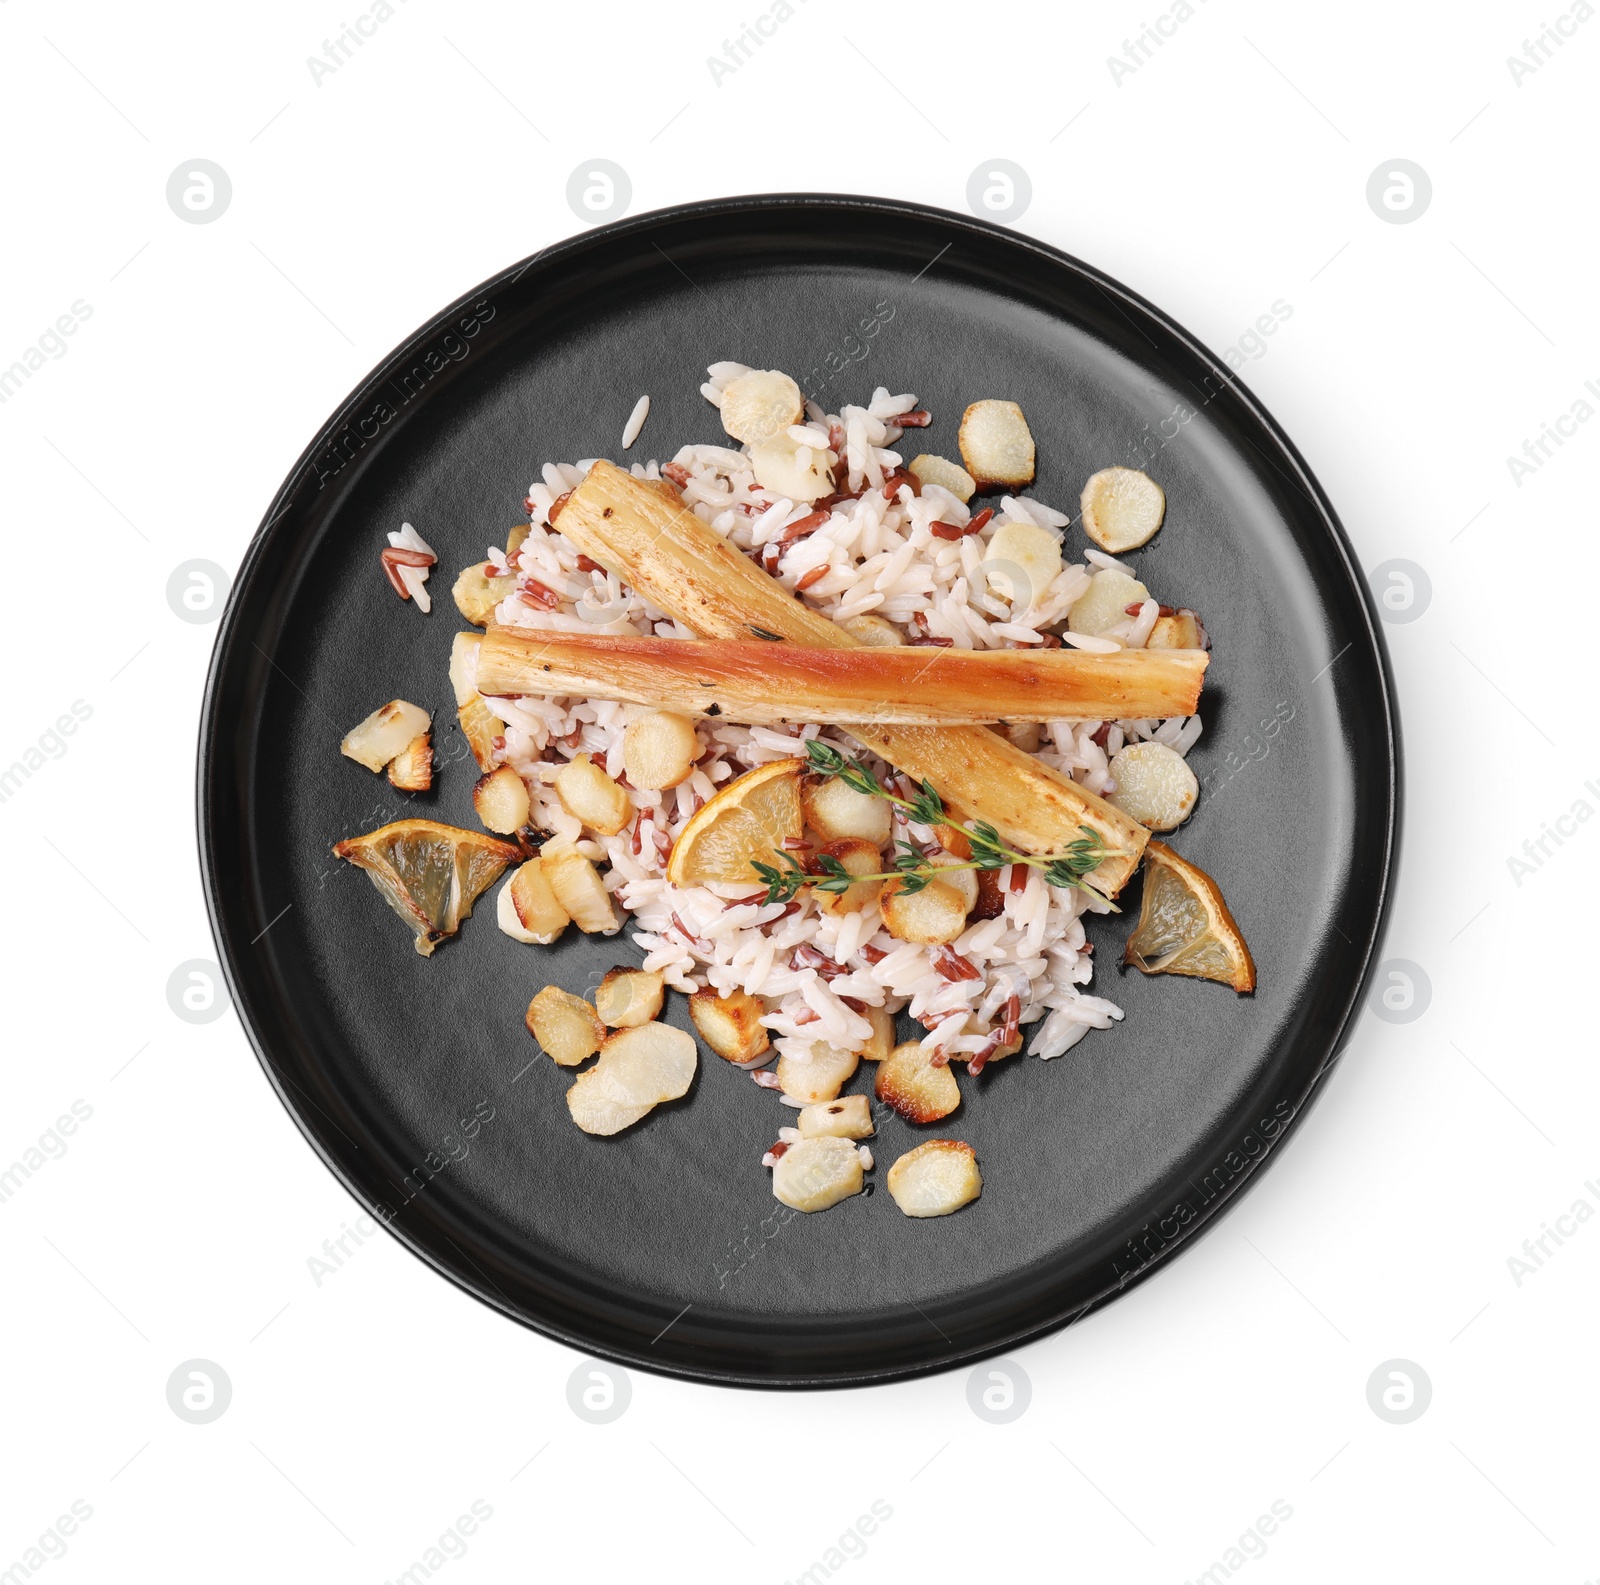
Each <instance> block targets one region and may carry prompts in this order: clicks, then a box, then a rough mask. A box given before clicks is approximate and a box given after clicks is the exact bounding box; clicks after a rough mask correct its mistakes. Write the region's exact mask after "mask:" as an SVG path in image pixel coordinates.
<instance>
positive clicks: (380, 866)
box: [333, 820, 522, 958]
mask: <svg viewBox="0 0 1600 1585" xmlns="http://www.w3.org/2000/svg"><path fill="white" fill-rule="evenodd" d="M333 851H334V852H335V853H336V854H337V855H338V856H339V857H340V858H342V859H348V860H349V861H350V862H351V863H352V864H356V865H359V866H360V867H361V868H362V869H364V870H365V871H366V872H367V874H369V875H370V876H371V877H372V884H373V885H374V886H376V887H377V888H378V890H379V891H380V892H382V893H383V899H384V901H385V902H386V903H388V905H389V906H390V907H391V908H392V909H394V911H395V912H396V913H397V914H399V915H400V917H401V918H402V919H404V920H405V922H406V923H407V924H408V925H410V926H411V929H412V930H413V932H415V934H416V938H417V939H416V943H415V945H416V948H417V951H418V952H420V953H421V954H422V955H423V957H425V958H426V957H430V956H432V953H433V949H434V948H435V947H436V946H437V945H438V944H439V943H440V942H441V941H443V940H444V939H445V937H446V936H453V935H454V934H455V933H456V931H457V930H459V929H460V928H461V921H462V920H463V919H465V918H466V917H467V915H468V914H470V913H471V912H472V905H473V903H475V902H476V901H477V900H478V897H479V896H480V895H481V894H482V892H483V891H484V890H485V888H487V887H489V886H491V885H492V884H493V883H494V881H495V879H496V877H498V875H499V874H500V872H501V870H503V869H504V868H505V867H506V865H508V864H511V863H514V862H515V861H516V860H518V859H520V858H521V857H522V851H521V849H519V848H514V847H512V846H511V844H510V843H509V842H496V841H495V839H494V838H493V837H489V836H485V835H484V834H483V833H482V832H481V831H463V830H461V829H460V828H459V827H457V826H447V825H440V824H439V822H438V821H437V820H396V821H395V822H394V823H393V824H392V825H386V826H380V827H379V828H378V829H377V830H376V831H369V832H368V833H367V834H366V835H365V836H362V837H351V838H350V840H349V841H348V842H339V843H336V844H335V845H334V849H333Z"/></svg>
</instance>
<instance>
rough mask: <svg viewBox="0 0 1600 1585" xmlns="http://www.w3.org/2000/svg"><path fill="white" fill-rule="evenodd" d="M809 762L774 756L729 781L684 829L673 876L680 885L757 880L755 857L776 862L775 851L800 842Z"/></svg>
mask: <svg viewBox="0 0 1600 1585" xmlns="http://www.w3.org/2000/svg"><path fill="white" fill-rule="evenodd" d="M804 766H805V761H804V760H799V759H779V760H773V761H772V763H771V764H770V765H758V766H757V767H756V768H755V769H754V770H752V771H746V772H745V773H744V775H743V776H740V777H737V778H736V779H735V780H733V781H731V782H729V783H728V785H727V786H726V787H724V788H723V789H722V790H721V791H720V792H719V793H718V794H717V795H716V796H715V797H714V798H712V799H711V801H710V802H709V803H708V804H706V806H705V807H704V808H703V809H702V810H701V811H700V812H699V814H697V815H695V816H694V817H693V818H692V819H691V820H690V821H689V823H688V825H686V826H685V827H684V828H683V830H682V832H681V833H679V836H678V840H677V842H676V843H674V844H673V848H672V857H671V858H670V859H669V860H668V861H667V879H668V880H669V881H671V882H672V884H673V885H674V886H705V885H708V884H710V883H712V882H716V881H720V882H724V883H727V884H732V885H738V884H739V883H740V882H745V883H747V884H749V883H753V882H755V881H757V880H758V879H759V877H758V876H757V874H756V872H755V870H754V869H752V868H751V860H753V859H755V860H759V861H760V862H761V863H763V864H773V863H776V862H777V860H776V859H775V857H774V850H775V849H776V850H777V851H778V852H783V851H784V843H785V842H798V841H799V840H800V831H801V825H802V821H801V813H800V772H801V770H802V769H803V768H804Z"/></svg>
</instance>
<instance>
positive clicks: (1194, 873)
mask: <svg viewBox="0 0 1600 1585" xmlns="http://www.w3.org/2000/svg"><path fill="white" fill-rule="evenodd" d="M1122 960H1123V962H1124V963H1131V964H1132V965H1133V966H1134V967H1135V968H1136V969H1140V970H1142V971H1143V972H1144V973H1146V974H1187V975H1189V976H1190V977H1191V978H1193V979H1197V980H1218V981H1220V982H1221V983H1222V984H1224V985H1231V986H1232V987H1233V988H1234V990H1236V991H1238V992H1240V993H1241V994H1243V993H1244V992H1246V991H1253V990H1254V989H1255V988H1256V966H1255V962H1254V960H1253V959H1252V958H1251V956H1250V948H1249V947H1248V946H1246V945H1245V939H1244V937H1243V935H1241V934H1240V931H1239V927H1238V925H1237V924H1235V923H1234V918H1233V915H1232V914H1231V913H1229V912H1228V905H1227V903H1225V902H1224V901H1223V900H1222V893H1221V892H1220V891H1218V890H1217V883H1216V882H1215V881H1214V880H1212V879H1211V877H1210V876H1209V875H1207V874H1206V872H1205V871H1204V870H1203V869H1201V868H1200V866H1199V865H1198V864H1191V863H1189V862H1188V860H1187V859H1181V858H1179V857H1178V855H1177V854H1176V853H1174V852H1173V851H1172V849H1171V848H1169V847H1168V846H1167V845H1166V843H1164V842H1151V843H1150V845H1149V846H1148V847H1147V848H1146V849H1145V862H1144V906H1143V908H1142V909H1141V910H1140V914H1139V923H1138V925H1137V926H1136V928H1135V929H1134V932H1133V934H1132V935H1131V936H1129V937H1128V945H1127V948H1126V949H1125V951H1124V952H1123V955H1122Z"/></svg>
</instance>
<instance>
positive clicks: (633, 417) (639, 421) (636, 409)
mask: <svg viewBox="0 0 1600 1585" xmlns="http://www.w3.org/2000/svg"><path fill="white" fill-rule="evenodd" d="M649 416H650V398H649V397H648V396H641V397H640V398H639V400H638V401H637V402H635V403H634V404H633V411H632V412H631V413H629V414H628V422H627V423H626V424H624V425H623V426H622V449H623V450H624V451H626V450H627V449H628V448H629V447H630V446H631V445H632V444H633V443H634V441H636V440H637V439H638V438H639V431H640V430H641V429H643V428H644V421H645V420H646V419H647V418H648V417H649Z"/></svg>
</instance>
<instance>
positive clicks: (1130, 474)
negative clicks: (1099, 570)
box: [1078, 468, 1167, 556]
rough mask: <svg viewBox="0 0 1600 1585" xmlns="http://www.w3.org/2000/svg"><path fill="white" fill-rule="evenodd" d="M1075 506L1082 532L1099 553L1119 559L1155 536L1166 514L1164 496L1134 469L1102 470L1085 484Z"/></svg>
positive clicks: (1146, 477) (1147, 477)
mask: <svg viewBox="0 0 1600 1585" xmlns="http://www.w3.org/2000/svg"><path fill="white" fill-rule="evenodd" d="M1078 505H1079V507H1080V508H1081V510H1082V512H1083V531H1084V533H1086V534H1087V535H1088V536H1089V538H1090V539H1092V540H1093V541H1094V542H1095V544H1097V545H1098V546H1099V547H1100V548H1101V550H1107V551H1110V552H1111V554H1112V555H1113V556H1120V555H1122V553H1123V552H1124V551H1128V550H1137V549H1138V548H1139V547H1140V546H1141V545H1143V544H1145V543H1147V542H1148V541H1149V540H1150V539H1151V538H1153V537H1154V535H1155V532H1156V530H1157V529H1158V528H1160V527H1161V519H1162V518H1163V517H1164V516H1165V515H1166V511H1167V497H1166V493H1165V491H1163V490H1162V488H1161V486H1160V485H1159V484H1157V483H1156V481H1155V480H1154V479H1152V478H1151V477H1150V475H1149V474H1148V473H1141V472H1140V471H1139V470H1138V469H1137V468H1102V469H1101V470H1100V471H1099V472H1098V473H1096V474H1094V475H1092V476H1091V477H1090V479H1089V482H1088V483H1087V484H1086V485H1084V487H1083V494H1082V495H1081V496H1080V497H1079V500H1078Z"/></svg>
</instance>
